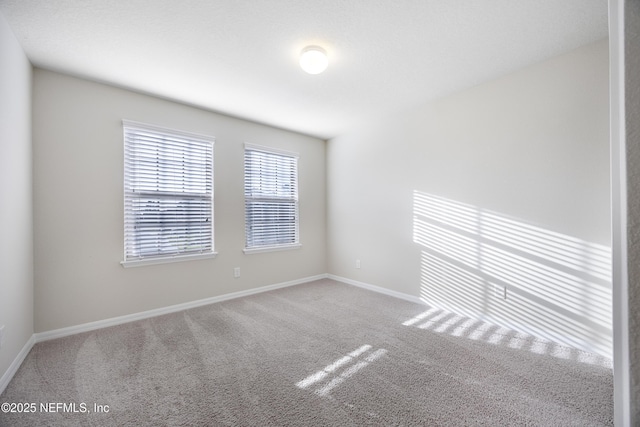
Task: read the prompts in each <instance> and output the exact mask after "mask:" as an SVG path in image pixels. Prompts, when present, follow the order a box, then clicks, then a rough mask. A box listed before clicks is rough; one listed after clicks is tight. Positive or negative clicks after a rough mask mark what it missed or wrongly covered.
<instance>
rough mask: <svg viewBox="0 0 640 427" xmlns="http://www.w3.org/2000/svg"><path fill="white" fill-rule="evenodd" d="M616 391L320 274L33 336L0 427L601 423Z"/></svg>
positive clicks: (442, 317) (466, 323)
mask: <svg viewBox="0 0 640 427" xmlns="http://www.w3.org/2000/svg"><path fill="white" fill-rule="evenodd" d="M612 395H613V379H612V371H611V367H610V362H609V361H608V360H606V359H604V358H601V357H599V356H595V355H592V354H589V353H584V352H580V351H577V350H573V349H569V348H567V347H563V346H559V345H556V344H553V343H550V342H547V341H544V340H539V339H534V338H533V337H530V336H527V335H525V334H521V333H516V332H513V331H509V330H506V329H502V328H498V327H496V326H492V325H489V324H486V323H481V322H477V321H473V320H470V319H466V318H463V317H459V316H455V315H453V314H449V313H445V312H442V311H439V310H435V309H429V308H428V307H424V306H420V305H417V304H412V303H409V302H406V301H402V300H398V299H395V298H390V297H387V296H384V295H380V294H376V293H373V292H369V291H366V290H363V289H359V288H355V287H351V286H348V285H344V284H340V283H336V282H333V281H330V280H322V281H318V282H313V283H309V284H304V285H299V286H294V287H290V288H285V289H280V290H277V291H272V292H267V293H263V294H259V295H254V296H250V297H245V298H241V299H236V300H231V301H226V302H222V303H218V304H213V305H210V306H206V307H200V308H197V309H192V310H188V311H184V312H180V313H175V314H170V315H166V316H161V317H156V318H153V319H148V320H143V321H138V322H134V323H129V324H126V325H121V326H116V327H112V328H107V329H102V330H99V331H94V332H89V333H84V334H80V335H75V336H72V337H67V338H62V339H57V340H53V341H48V342H43V343H40V344H37V345H36V346H34V348H33V349H32V351H31V353H30V354H29V355H28V357H27V358H26V360H25V362H24V364H23V365H22V367H21V368H20V370H19V371H18V372H17V373H16V375H15V377H14V379H13V380H12V382H11V383H10V384H9V386H8V387H7V389H6V390H5V392H4V393H3V394H2V395H1V396H0V403H3V402H11V403H36V405H37V410H36V412H35V413H30V414H24V413H23V414H12V413H9V414H5V413H0V425H2V426H12V427H13V426H81V425H82V426H85V425H86V426H102V425H108V426H125V425H126V426H146V425H153V426H165V425H168V426H209V425H210V426H218V425H229V426H354V425H381V426H391V425H393V426H408V425H425V426H456V425H486V426H515V425H530V426H535V425H541V426H571V425H572V426H596V425H597V426H601V425H612V424H613V422H612V417H613V397H612ZM65 403H66V404H67V407H65V406H64V405H62V404H65ZM41 404H46V405H45V408H48V409H49V410H52V409H53V410H54V411H57V412H43V409H44V408H42V407H41V406H40V405H41ZM52 404H53V405H52ZM56 404H60V405H56ZM95 404H97V405H103V406H102V407H103V408H106V407H107V406H108V410H109V412H108V413H96V412H94V409H95V407H94V405H95ZM74 405H75V407H74ZM73 409H75V411H76V412H65V410H67V411H68V410H73ZM83 409H86V411H87V412H83Z"/></svg>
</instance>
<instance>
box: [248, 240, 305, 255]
mask: <svg viewBox="0 0 640 427" xmlns="http://www.w3.org/2000/svg"><path fill="white" fill-rule="evenodd" d="M301 247H302V245H301V244H300V243H293V244H291V245H278V246H260V247H257V248H244V249H243V252H244V253H245V254H246V255H249V254H258V253H262V252H276V251H288V250H291V249H299V248H301Z"/></svg>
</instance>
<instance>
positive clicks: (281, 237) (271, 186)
mask: <svg viewBox="0 0 640 427" xmlns="http://www.w3.org/2000/svg"><path fill="white" fill-rule="evenodd" d="M244 196H245V227H246V249H245V251H250V250H251V249H265V248H266V249H268V248H273V249H277V248H286V247H291V246H298V243H299V242H298V157H297V155H295V154H291V153H283V152H278V151H271V150H270V149H267V148H264V147H259V146H254V145H250V144H246V145H245V151H244Z"/></svg>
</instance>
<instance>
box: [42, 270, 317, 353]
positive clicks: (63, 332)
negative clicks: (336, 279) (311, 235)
mask: <svg viewBox="0 0 640 427" xmlns="http://www.w3.org/2000/svg"><path fill="white" fill-rule="evenodd" d="M327 277H328V275H327V274H319V275H317V276H310V277H304V278H302V279H297V280H291V281H289V282H282V283H276V284H274V285H268V286H261V287H259V288H253V289H248V290H245V291H238V292H232V293H230V294H224V295H219V296H215V297H211V298H205V299H201V300H197V301H190V302H185V303H182V304H176V305H170V306H168V307H162V308H156V309H153V310H148V311H142V312H139V313H133V314H127V315H124V316H118V317H112V318H110V319H104V320H98V321H95V322H89V323H83V324H81V325H76V326H69V327H67V328H60V329H54V330H52V331H46V332H38V333H36V334H34V335H35V342H36V343H39V342H42V341H48V340H52V339H56V338H62V337H66V336H69V335H75V334H80V333H82V332H89V331H94V330H96V329H102V328H108V327H110V326H116V325H121V324H123V323H129V322H135V321H136V320H142V319H148V318H150V317H156V316H161V315H163V314H169V313H175V312H177V311H184V310H188V309H190V308H195V307H200V306H203V305H209V304H214V303H216V302H221V301H227V300H230V299H235V298H241V297H246V296H249V295H254V294H259V293H262V292H267V291H272V290H274V289H280V288H286V287H288V286H295V285H300V284H302V283H308V282H313V281H314V280H320V279H326V278H327Z"/></svg>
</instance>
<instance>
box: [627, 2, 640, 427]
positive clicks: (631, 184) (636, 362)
mask: <svg viewBox="0 0 640 427" xmlns="http://www.w3.org/2000/svg"><path fill="white" fill-rule="evenodd" d="M624 7H625V22H624V26H625V32H624V35H625V52H624V56H625V88H626V91H625V108H626V150H627V200H628V207H627V217H628V229H627V237H628V250H629V253H628V257H629V258H628V261H629V262H628V268H629V271H628V274H629V346H630V354H629V361H630V372H631V399H630V401H631V415H632V418H631V419H632V420H635V422H636V423H640V1H638V0H630V1H626V2H625V6H624Z"/></svg>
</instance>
